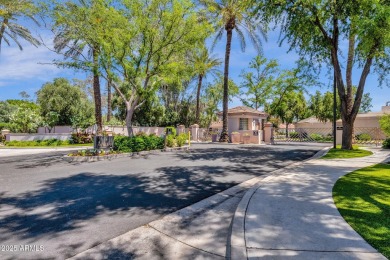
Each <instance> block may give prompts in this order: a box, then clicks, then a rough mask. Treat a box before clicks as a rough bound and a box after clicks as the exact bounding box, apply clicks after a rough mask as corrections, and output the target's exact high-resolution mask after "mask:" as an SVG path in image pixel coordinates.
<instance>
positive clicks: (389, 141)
mask: <svg viewBox="0 0 390 260" xmlns="http://www.w3.org/2000/svg"><path fill="white" fill-rule="evenodd" d="M382 147H383V148H385V149H390V138H387V139H386V140H384V141H383V143H382Z"/></svg>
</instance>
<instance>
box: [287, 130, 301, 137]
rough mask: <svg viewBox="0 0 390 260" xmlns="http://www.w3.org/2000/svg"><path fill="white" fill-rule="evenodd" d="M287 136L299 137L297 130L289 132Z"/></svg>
mask: <svg viewBox="0 0 390 260" xmlns="http://www.w3.org/2000/svg"><path fill="white" fill-rule="evenodd" d="M289 136H290V138H299V133H298V132H295V131H294V132H290V133H289Z"/></svg>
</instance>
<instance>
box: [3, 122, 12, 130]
mask: <svg viewBox="0 0 390 260" xmlns="http://www.w3.org/2000/svg"><path fill="white" fill-rule="evenodd" d="M10 128H11V124H10V123H4V122H0V131H1V130H3V129H10Z"/></svg>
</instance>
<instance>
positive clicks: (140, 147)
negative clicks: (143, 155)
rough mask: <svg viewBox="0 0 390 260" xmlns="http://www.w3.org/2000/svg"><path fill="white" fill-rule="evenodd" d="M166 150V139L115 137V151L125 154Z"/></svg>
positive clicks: (150, 136) (155, 137)
mask: <svg viewBox="0 0 390 260" xmlns="http://www.w3.org/2000/svg"><path fill="white" fill-rule="evenodd" d="M163 148H164V138H162V137H158V136H156V135H155V134H152V135H149V136H147V135H140V136H133V137H128V136H119V135H118V136H115V137H114V147H113V149H114V150H115V151H120V152H124V153H131V152H141V151H145V150H155V149H163Z"/></svg>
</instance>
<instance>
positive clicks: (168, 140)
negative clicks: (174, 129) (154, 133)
mask: <svg viewBox="0 0 390 260" xmlns="http://www.w3.org/2000/svg"><path fill="white" fill-rule="evenodd" d="M165 142H166V145H167V146H168V147H175V146H176V139H175V136H174V135H167V136H166V137H165Z"/></svg>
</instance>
